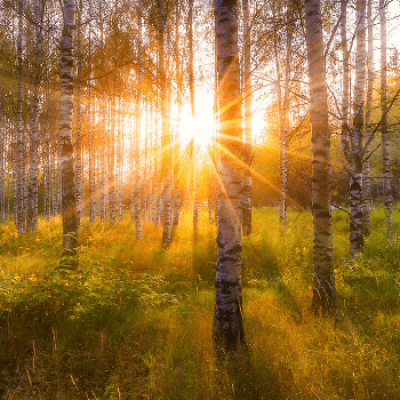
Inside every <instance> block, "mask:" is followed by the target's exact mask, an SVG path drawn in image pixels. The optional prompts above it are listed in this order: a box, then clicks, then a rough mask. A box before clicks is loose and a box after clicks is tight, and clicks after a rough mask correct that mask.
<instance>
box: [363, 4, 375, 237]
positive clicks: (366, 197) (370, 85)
mask: <svg viewBox="0 0 400 400" xmlns="http://www.w3.org/2000/svg"><path fill="white" fill-rule="evenodd" d="M367 19H368V56H367V69H368V75H367V107H366V113H365V141H364V146H366V148H365V149H364V159H365V161H364V162H363V187H362V230H363V234H364V236H365V235H369V233H370V226H371V223H370V208H371V196H370V192H371V180H370V160H369V156H370V153H371V145H370V137H371V134H372V132H371V116H372V106H373V90H374V78H375V74H374V49H373V45H374V44H373V40H374V38H373V20H372V0H368V11H367Z"/></svg>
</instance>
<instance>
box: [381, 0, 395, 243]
mask: <svg viewBox="0 0 400 400" xmlns="http://www.w3.org/2000/svg"><path fill="white" fill-rule="evenodd" d="M385 3H386V2H385V0H379V20H380V27H381V37H380V39H381V112H382V122H381V132H382V169H383V201H384V204H385V220H386V234H387V236H388V237H389V239H390V241H393V194H392V185H391V182H390V152H389V130H388V120H387V98H386V96H387V78H386V71H387V63H386V9H385V7H386V4H385Z"/></svg>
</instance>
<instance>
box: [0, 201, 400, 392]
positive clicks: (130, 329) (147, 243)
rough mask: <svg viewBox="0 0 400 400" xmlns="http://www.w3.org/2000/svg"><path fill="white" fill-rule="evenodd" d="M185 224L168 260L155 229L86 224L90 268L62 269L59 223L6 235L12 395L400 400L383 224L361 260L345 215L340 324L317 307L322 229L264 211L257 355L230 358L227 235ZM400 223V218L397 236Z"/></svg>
mask: <svg viewBox="0 0 400 400" xmlns="http://www.w3.org/2000/svg"><path fill="white" fill-rule="evenodd" d="M207 219H208V216H207V213H206V212H205V211H204V212H202V213H201V215H200V228H199V232H198V235H197V240H196V241H195V242H194V241H193V232H192V227H191V221H192V218H191V215H190V214H189V213H185V212H184V213H183V214H182V219H181V224H180V226H179V228H178V229H177V231H176V232H175V233H174V241H173V243H172V245H171V247H170V249H168V250H163V249H161V248H160V247H161V246H160V244H161V230H160V228H159V227H155V226H153V225H148V226H145V227H144V230H143V240H142V241H140V242H136V241H135V239H134V238H135V228H134V224H133V223H132V222H131V221H130V220H129V219H128V218H126V219H125V220H123V221H122V222H120V223H118V224H116V225H115V226H112V227H111V226H109V225H108V224H104V225H103V224H101V223H99V222H97V223H95V224H91V225H89V223H88V221H87V220H86V219H85V220H84V221H83V224H82V229H81V233H80V242H81V252H80V268H79V270H78V271H74V272H71V271H66V270H65V269H62V268H60V267H59V259H60V256H61V241H62V236H61V234H60V231H61V226H60V225H61V223H60V220H57V219H54V220H52V221H51V222H46V221H44V220H41V221H40V227H39V230H38V232H36V233H31V234H25V235H22V236H18V235H17V234H16V231H15V228H14V226H13V224H6V225H1V226H0V266H1V269H0V348H1V349H2V351H1V352H0V398H4V399H10V400H11V399H103V400H108V399H174V400H175V399H219V400H221V399H247V398H248V399H253V398H259V399H326V400H328V399H360V400H362V399H400V387H399V385H398V380H399V371H400V313H399V308H400V304H399V295H400V268H399V267H400V257H399V255H400V244H399V239H398V237H396V240H395V241H394V243H393V244H392V243H390V242H388V241H387V240H386V238H385V235H384V213H383V211H382V210H380V209H377V210H374V212H373V213H372V224H371V227H372V229H371V235H370V236H369V237H368V238H367V240H366V243H365V251H364V255H363V257H360V258H357V259H356V260H354V261H350V259H349V244H348V241H349V232H348V225H349V221H348V216H347V215H346V214H345V213H344V212H343V211H336V212H334V215H333V221H334V246H335V250H334V256H335V268H336V284H337V292H338V314H337V318H336V319H335V320H329V319H325V318H319V317H318V316H315V315H314V314H313V313H312V312H311V310H310V306H311V284H312V222H311V215H310V214H309V213H300V212H298V211H295V210H291V211H290V212H289V219H288V229H287V231H286V232H282V231H280V229H279V226H278V222H279V215H278V211H277V210H273V209H265V210H264V209H263V210H261V209H260V210H255V211H254V214H253V233H252V234H251V235H250V236H249V237H247V238H244V239H243V307H244V310H243V313H244V323H245V334H246V341H247V344H248V351H249V354H248V357H242V358H239V359H237V360H235V359H231V360H230V361H227V362H225V363H221V362H220V361H217V360H216V358H215V355H214V346H213V341H212V325H213V303H214V282H213V280H214V275H215V261H216V259H215V253H216V245H215V233H216V229H215V226H214V225H211V226H210V225H209V224H208V222H207ZM399 223H400V216H399V213H398V212H395V230H396V232H398V229H399Z"/></svg>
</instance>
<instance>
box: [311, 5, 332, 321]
mask: <svg viewBox="0 0 400 400" xmlns="http://www.w3.org/2000/svg"><path fill="white" fill-rule="evenodd" d="M305 25H306V44H307V58H308V76H309V85H310V100H311V102H310V115H311V129H312V153H313V160H312V214H313V226H314V239H313V265H314V279H313V308H314V310H316V311H318V312H319V311H322V312H323V313H332V312H333V311H334V309H335V307H336V288H335V275H334V268H333V254H332V219H331V203H330V200H331V198H330V196H331V194H330V183H331V167H330V153H329V152H330V150H329V149H330V135H329V124H328V91H327V84H326V62H325V55H324V49H323V39H322V20H321V5H320V1H319V0H305Z"/></svg>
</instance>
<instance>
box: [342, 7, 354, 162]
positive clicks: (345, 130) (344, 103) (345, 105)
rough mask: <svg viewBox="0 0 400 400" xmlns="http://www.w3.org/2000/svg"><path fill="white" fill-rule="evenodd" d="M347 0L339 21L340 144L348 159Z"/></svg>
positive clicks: (348, 61) (348, 66) (348, 57)
mask: <svg viewBox="0 0 400 400" xmlns="http://www.w3.org/2000/svg"><path fill="white" fill-rule="evenodd" d="M347 1H348V0H341V2H340V5H341V15H342V20H341V23H340V30H341V39H342V40H341V42H342V43H341V45H342V56H343V95H342V132H341V144H342V150H343V153H344V156H345V158H346V160H349V159H350V151H351V148H350V128H349V114H350V111H349V108H350V54H349V50H348V48H347V16H346V9H347Z"/></svg>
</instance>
